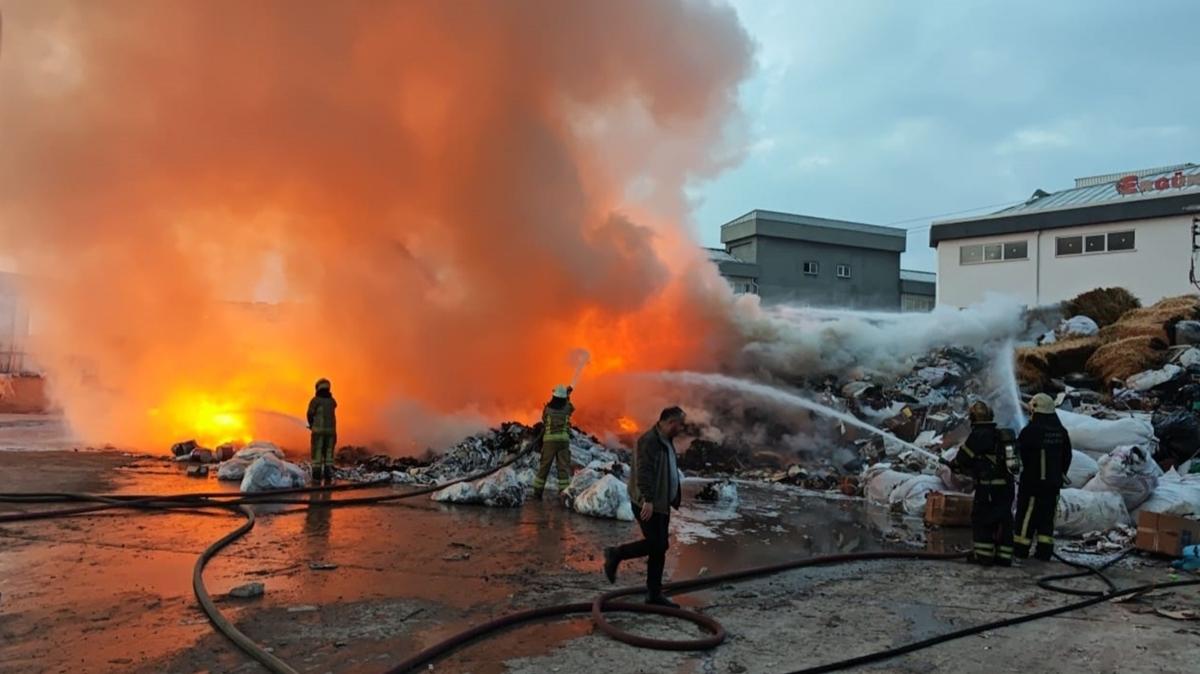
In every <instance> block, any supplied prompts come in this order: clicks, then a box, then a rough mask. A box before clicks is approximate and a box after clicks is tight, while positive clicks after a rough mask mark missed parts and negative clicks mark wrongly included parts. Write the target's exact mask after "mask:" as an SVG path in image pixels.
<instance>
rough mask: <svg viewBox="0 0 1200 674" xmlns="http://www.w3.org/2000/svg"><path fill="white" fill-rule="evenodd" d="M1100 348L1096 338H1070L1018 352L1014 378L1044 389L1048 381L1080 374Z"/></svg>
mask: <svg viewBox="0 0 1200 674" xmlns="http://www.w3.org/2000/svg"><path fill="white" fill-rule="evenodd" d="M1099 347H1100V338H1099V337H1073V338H1070V339H1064V340H1061V341H1058V342H1055V343H1053V344H1044V345H1042V346H1035V347H1029V348H1024V349H1017V379H1018V380H1019V381H1021V382H1022V383H1025V384H1031V385H1036V386H1044V385H1045V384H1046V383H1047V382H1048V380H1050V379H1053V378H1058V377H1064V376H1066V375H1068V374H1071V373H1073V372H1083V371H1084V370H1085V369H1086V368H1087V362H1088V359H1089V358H1091V357H1092V354H1093V353H1095V352H1096V349H1098V348H1099Z"/></svg>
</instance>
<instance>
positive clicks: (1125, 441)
mask: <svg viewBox="0 0 1200 674" xmlns="http://www.w3.org/2000/svg"><path fill="white" fill-rule="evenodd" d="M1058 418H1059V420H1060V421H1062V424H1063V426H1064V427H1065V428H1066V429H1067V434H1068V435H1069V436H1070V437H1071V446H1072V447H1074V448H1075V449H1082V450H1084V451H1087V452H1111V451H1112V450H1113V449H1115V448H1117V447H1120V446H1122V445H1139V446H1142V447H1147V446H1150V445H1151V444H1153V443H1155V439H1154V425H1153V424H1151V423H1150V420H1149V419H1141V418H1137V417H1126V418H1124V419H1116V420H1109V419H1095V418H1092V417H1089V416H1086V415H1083V414H1076V413H1074V412H1064V411H1062V410H1059V411H1058Z"/></svg>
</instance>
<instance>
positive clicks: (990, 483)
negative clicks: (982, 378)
mask: <svg viewBox="0 0 1200 674" xmlns="http://www.w3.org/2000/svg"><path fill="white" fill-rule="evenodd" d="M969 412H970V415H971V434H970V435H969V436H968V437H967V441H966V442H965V443H963V445H962V447H959V448H958V454H956V455H955V456H954V460H953V461H951V462H950V468H951V469H952V470H953V471H954V472H956V473H961V474H964V475H969V476H971V478H973V479H974V480H975V502H974V505H973V506H972V509H971V527H972V528H973V529H974V539H975V554H974V555H973V556H972V558H971V559H972V561H974V562H977V563H980V564H984V565H989V566H990V565H992V564H996V565H998V566H1012V557H1013V517H1012V503H1013V474H1012V472H1011V471H1010V470H1009V467H1008V456H1007V453H1006V452H1005V444H1008V445H1009V446H1010V447H1011V446H1012V444H1013V443H1014V441H1015V440H1016V438H1015V437H1014V435H1013V432H1012V431H1011V430H1010V429H1007V428H997V427H996V422H995V421H994V415H993V414H992V410H991V408H989V407H988V406H987V404H986V403H984V402H983V401H977V402H975V403H974V404H972V405H971V409H970V410H969Z"/></svg>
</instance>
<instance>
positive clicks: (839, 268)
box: [833, 264, 850, 279]
mask: <svg viewBox="0 0 1200 674" xmlns="http://www.w3.org/2000/svg"><path fill="white" fill-rule="evenodd" d="M843 270H845V272H846V273H845V274H843V273H842V271H843ZM833 273H834V276H836V277H838V278H840V279H849V278H850V265H849V264H838V265H836V266H835V267H834V270H833Z"/></svg>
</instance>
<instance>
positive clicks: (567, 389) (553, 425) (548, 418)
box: [533, 384, 575, 499]
mask: <svg viewBox="0 0 1200 674" xmlns="http://www.w3.org/2000/svg"><path fill="white" fill-rule="evenodd" d="M574 390H575V389H574V387H572V386H565V385H563V384H559V385H558V386H555V387H554V392H553V393H552V394H551V397H550V402H548V403H546V407H544V408H543V409H542V461H541V464H540V465H539V466H538V472H537V477H535V478H533V498H535V499H540V498H542V492H543V491H545V489H546V478H547V477H549V476H550V465H551V464H554V463H557V464H558V466H557V469H558V491H559V492H560V493H561V492H563V491H565V490H566V489H567V487H569V486H571V414H572V413H574V412H575V406H574V405H572V404H571V392H572V391H574Z"/></svg>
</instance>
